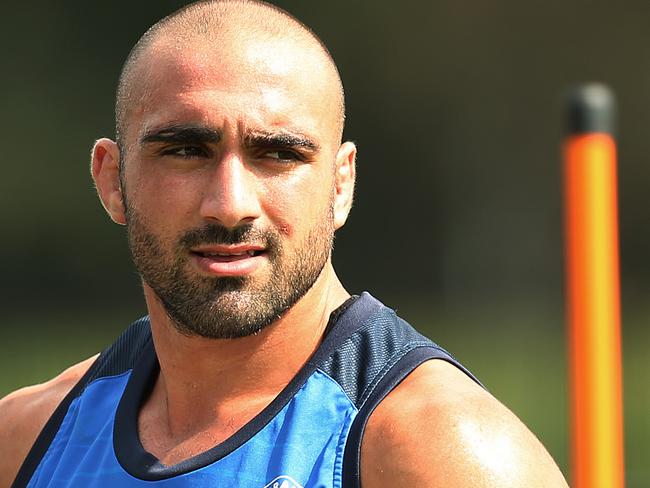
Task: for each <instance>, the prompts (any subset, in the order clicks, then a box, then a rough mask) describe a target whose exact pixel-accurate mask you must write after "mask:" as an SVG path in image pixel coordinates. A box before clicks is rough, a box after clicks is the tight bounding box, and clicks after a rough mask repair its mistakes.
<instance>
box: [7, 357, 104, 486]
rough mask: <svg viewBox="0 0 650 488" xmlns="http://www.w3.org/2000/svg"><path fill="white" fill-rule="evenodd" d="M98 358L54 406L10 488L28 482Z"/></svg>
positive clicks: (25, 484) (93, 371) (97, 362)
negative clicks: (54, 408) (57, 404)
mask: <svg viewBox="0 0 650 488" xmlns="http://www.w3.org/2000/svg"><path fill="white" fill-rule="evenodd" d="M100 359H101V357H100V358H97V359H96V360H95V362H94V363H93V364H92V365H91V366H90V368H88V371H86V373H85V374H84V375H83V376H82V377H81V379H80V380H79V381H78V382H77V384H76V385H74V386H73V387H72V390H70V391H69V392H68V394H67V395H66V396H65V397H64V398H63V401H62V402H61V403H59V406H58V407H56V410H54V413H53V414H52V416H51V417H50V418H49V420H48V421H47V422H46V423H45V426H44V427H43V430H41V433H40V434H39V435H38V437H37V438H36V441H35V442H34V444H33V445H32V448H31V449H30V451H29V453H28V454H27V457H26V458H25V460H24V461H23V464H22V465H21V467H20V470H19V471H18V474H17V475H16V478H15V479H14V482H13V483H12V484H11V488H23V487H25V486H27V485H28V484H29V481H30V480H31V479H32V476H33V475H34V472H35V471H36V468H37V467H38V465H39V464H40V463H41V460H42V459H43V456H45V453H46V452H47V450H48V449H49V447H50V444H51V443H52V441H53V440H54V437H55V436H56V433H57V432H58V431H59V427H61V423H62V422H63V419H64V417H65V415H66V414H67V413H68V408H69V407H70V404H71V403H72V401H73V400H74V399H75V398H77V397H78V396H79V395H80V394H81V392H82V391H83V389H84V388H85V387H86V385H87V383H88V380H89V379H90V378H91V377H92V376H93V375H94V374H95V369H96V366H97V365H98V364H99V363H100Z"/></svg>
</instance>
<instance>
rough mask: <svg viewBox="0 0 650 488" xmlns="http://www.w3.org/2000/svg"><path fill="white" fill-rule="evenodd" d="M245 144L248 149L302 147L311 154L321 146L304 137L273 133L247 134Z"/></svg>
mask: <svg viewBox="0 0 650 488" xmlns="http://www.w3.org/2000/svg"><path fill="white" fill-rule="evenodd" d="M244 143H245V144H246V146H248V147H254V146H265V147H278V148H282V147H300V148H303V149H306V150H308V151H310V152H318V151H319V150H320V146H319V145H318V144H316V143H315V142H314V141H312V140H311V139H309V138H308V137H306V136H303V135H296V134H287V133H273V132H252V133H250V134H246V136H245V137H244Z"/></svg>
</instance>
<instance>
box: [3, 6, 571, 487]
mask: <svg viewBox="0 0 650 488" xmlns="http://www.w3.org/2000/svg"><path fill="white" fill-rule="evenodd" d="M344 113H345V110H344V101H343V90H342V86H341V82H340V79H339V75H338V72H337V69H336V67H335V65H334V63H333V61H332V59H331V58H330V56H329V54H328V53H327V50H326V49H325V47H324V46H323V45H322V44H321V42H320V41H319V40H318V39H317V38H316V37H315V36H314V34H312V33H311V32H310V31H309V30H308V29H307V28H305V27H304V26H303V25H302V24H300V23H299V22H298V21H296V20H295V19H293V18H292V17H290V16H289V15H288V14H286V13H285V12H283V11H280V10H279V9H277V8H275V7H272V6H270V5H268V4H265V3H261V2H258V1H248V0H226V1H212V2H200V3H196V4H192V5H190V6H188V7H186V8H185V9H183V10H181V11H179V12H176V13H175V14H172V15H171V16H170V17H168V18H166V19H163V20H162V21H160V22H159V23H158V24H156V25H155V26H154V27H152V28H151V29H150V30H149V31H148V32H147V33H146V34H145V35H144V36H143V38H142V39H141V40H140V41H139V42H138V44H137V45H136V46H135V48H134V50H133V51H132V53H131V54H130V56H129V58H128V60H127V62H126V64H125V66H124V69H123V72H122V75H121V78H120V84H119V88H118V93H117V102H116V129H117V130H116V133H117V137H116V142H113V141H112V140H109V139H100V140H98V141H97V142H96V144H95V146H94V148H93V152H92V175H93V178H94V180H95V183H96V187H97V191H98V194H99V197H100V199H101V201H102V204H103V205H104V207H105V209H106V211H107V212H108V214H109V216H110V217H111V218H112V219H113V220H114V221H115V222H117V223H118V224H122V225H126V228H127V233H128V238H129V244H130V248H131V251H132V255H133V260H134V263H135V265H136V267H137V269H138V271H139V273H140V275H141V276H142V280H143V289H144V295H145V299H146V303H147V307H148V311H149V316H148V317H146V318H144V319H141V320H139V321H137V322H135V323H134V324H133V325H132V326H131V327H130V328H129V329H128V330H127V331H126V332H125V333H124V334H123V335H122V336H121V338H120V339H118V341H117V342H116V343H115V344H114V345H113V346H111V347H109V348H108V349H107V350H105V351H104V352H103V353H102V354H101V356H99V357H93V358H90V359H88V360H86V361H83V362H81V363H79V364H77V365H75V366H73V367H72V368H70V369H69V370H67V371H65V372H64V373H62V374H61V375H60V376H58V377H57V378H54V379H53V380H51V381H49V382H47V383H45V384H43V385H38V386H34V387H30V388H26V389H23V390H20V391H18V392H15V393H13V394H11V395H9V396H8V397H6V398H5V399H3V400H2V404H1V405H0V406H1V413H2V414H1V415H0V445H1V446H2V453H3V455H2V456H1V457H0V484H1V485H2V486H8V485H9V484H10V483H11V482H12V480H14V478H15V482H14V485H13V486H30V487H40V486H79V487H81V486H83V487H86V486H125V487H131V486H133V487H136V486H150V485H151V484H156V483H158V484H160V485H161V486H169V487H176V486H197V487H199V486H219V487H230V486H242V487H256V488H257V487H259V488H263V487H277V488H290V487H316V486H319V487H320V486H324V487H330V486H331V487H333V486H346V487H349V486H360V484H363V486H364V487H366V488H367V487H397V486H409V487H411V486H427V487H429V486H430V487H437V486H441V487H443V486H444V487H460V486H473V487H515V486H516V487H522V486H526V487H555V486H566V484H565V482H564V480H563V478H562V476H561V474H560V472H559V470H558V469H557V467H556V466H555V464H554V462H553V461H552V459H551V458H550V456H549V455H548V454H547V452H546V451H545V450H544V448H543V447H542V446H541V444H540V443H539V442H538V441H537V440H536V439H535V437H534V436H533V435H532V434H531V433H530V432H529V431H528V430H527V429H526V428H525V427H524V426H523V425H522V424H521V422H520V421H519V420H518V419H517V418H516V417H515V416H514V415H513V414H511V413H510V412H509V411H508V410H507V409H506V408H505V407H503V406H502V405H501V404H499V403H498V401H496V400H495V399H494V398H493V397H492V396H490V395H489V394H488V393H487V392H486V391H485V390H484V389H483V388H482V387H481V386H480V385H479V384H478V383H477V382H476V381H475V380H474V379H473V377H472V376H471V374H470V373H468V372H467V371H466V370H464V368H463V367H462V366H460V365H459V364H458V363H456V361H455V360H454V359H453V358H451V357H450V356H449V355H448V354H447V353H446V352H444V351H443V350H441V349H440V348H438V347H437V346H435V345H434V344H433V343H431V342H430V341H428V340H427V339H425V338H423V337H422V336H420V335H419V334H417V333H416V332H415V331H414V330H413V329H412V328H410V326H408V324H406V323H405V322H403V321H401V320H400V319H399V318H397V317H396V316H395V314H394V313H393V312H392V311H391V310H389V309H387V308H386V307H384V306H383V305H381V304H380V303H379V302H378V301H376V300H375V299H374V298H372V297H370V296H369V295H368V294H362V295H361V296H359V297H350V295H349V294H348V292H347V291H346V290H345V289H344V288H343V286H342V285H341V283H340V281H339V280H338V279H337V277H336V274H335V272H334V269H333V267H332V262H331V249H332V241H333V236H334V232H335V230H336V229H338V228H340V227H341V226H343V224H344V223H345V221H346V219H347V216H348V213H349V211H350V207H351V205H352V194H353V189H354V181H355V154H356V148H355V146H354V144H352V143H350V142H344V143H341V137H342V130H343V119H344Z"/></svg>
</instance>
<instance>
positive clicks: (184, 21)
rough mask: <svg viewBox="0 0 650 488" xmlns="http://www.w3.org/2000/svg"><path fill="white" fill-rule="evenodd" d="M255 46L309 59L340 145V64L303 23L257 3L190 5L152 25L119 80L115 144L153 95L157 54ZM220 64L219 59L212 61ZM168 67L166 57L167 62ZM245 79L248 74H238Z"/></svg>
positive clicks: (216, 0)
mask: <svg viewBox="0 0 650 488" xmlns="http://www.w3.org/2000/svg"><path fill="white" fill-rule="evenodd" d="M253 40H254V41H255V42H257V43H258V45H261V44H267V45H272V46H276V45H277V46H279V47H280V48H279V49H275V50H274V52H273V55H275V56H276V57H278V58H280V57H282V56H284V55H285V53H284V52H282V47H283V46H290V47H291V49H289V50H288V51H287V52H292V51H294V50H295V49H296V47H298V48H299V49H300V50H302V51H304V54H305V56H306V57H305V59H309V64H310V65H311V66H310V68H312V69H313V71H315V72H314V73H312V74H313V76H315V77H318V78H320V79H321V81H323V82H324V83H321V86H320V87H317V88H315V89H319V90H320V91H321V92H322V93H321V95H322V96H323V97H326V99H329V101H330V104H331V105H330V106H331V107H332V113H331V117H333V118H334V120H333V127H334V128H335V130H334V137H336V138H338V141H339V142H340V140H341V137H342V133H343V124H344V120H345V102H344V94H343V85H342V83H341V78H340V76H339V73H338V70H337V68H336V65H335V63H334V61H333V59H332V57H331V55H330V53H329V52H328V50H327V48H326V47H325V45H324V44H323V43H322V41H321V40H320V39H319V38H318V37H317V36H316V35H315V34H314V33H313V32H312V31H311V30H310V29H309V28H308V27H306V26H305V25H304V24H303V23H301V22H300V21H299V20H297V19H296V18H294V17H293V16H291V15H290V14H289V13H287V12H285V11H284V10H282V9H280V8H278V7H276V6H274V5H271V4H268V3H266V2H262V1H259V0H204V1H199V2H196V3H192V4H190V5H188V6H186V7H184V8H182V9H180V10H178V11H176V12H174V13H172V14H171V15H169V16H167V17H165V18H163V19H162V20H160V21H159V22H157V23H156V24H154V25H153V26H152V27H151V28H150V29H149V30H148V31H147V32H145V34H144V35H143V36H142V37H141V38H140V40H139V41H138V42H137V43H136V45H135V46H134V47H133V49H132V50H131V52H130V54H129V56H128V58H127V60H126V62H125V63H124V66H123V68H122V72H121V75H120V79H119V83H118V89H117V97H116V104H115V125H116V127H115V130H116V139H117V142H118V144H119V145H120V146H121V147H123V148H124V147H125V138H126V133H127V130H128V125H129V122H130V118H131V115H132V114H133V113H134V111H137V110H138V107H139V106H141V105H142V104H144V103H146V100H147V97H148V94H149V92H150V91H151V90H152V84H153V83H155V80H151V79H150V78H151V76H150V73H151V70H152V68H154V66H152V64H153V63H156V62H160V59H161V58H160V57H158V58H156V57H155V56H154V55H155V54H160V53H161V52H163V53H174V54H175V55H176V57H182V56H184V55H185V54H186V53H187V54H189V53H194V52H201V53H204V56H206V57H213V58H214V57H216V56H215V54H217V53H219V54H217V55H219V56H222V57H223V58H224V62H227V59H226V57H225V56H224V55H223V52H224V50H226V52H228V51H227V50H229V51H230V52H233V54H234V51H236V50H237V49H240V48H241V46H246V45H247V43H250V42H251V41H253ZM214 61H220V59H216V60H215V59H213V60H212V62H214ZM163 62H164V58H163ZM240 74H241V75H245V74H246V73H240Z"/></svg>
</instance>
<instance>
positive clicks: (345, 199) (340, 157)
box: [334, 142, 357, 229]
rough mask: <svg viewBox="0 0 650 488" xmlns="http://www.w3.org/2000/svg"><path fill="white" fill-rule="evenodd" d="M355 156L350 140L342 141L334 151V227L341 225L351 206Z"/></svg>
mask: <svg viewBox="0 0 650 488" xmlns="http://www.w3.org/2000/svg"><path fill="white" fill-rule="evenodd" d="M356 157H357V147H356V146H355V145H354V143H352V142H344V143H343V144H342V145H341V147H340V148H339V150H338V151H337V153H336V173H335V175H334V177H335V184H334V191H335V194H334V227H335V228H336V229H339V228H341V227H343V224H345V221H346V220H347V218H348V215H349V213H350V209H351V208H352V198H353V196H354V182H355V179H356V166H355V161H356Z"/></svg>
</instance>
